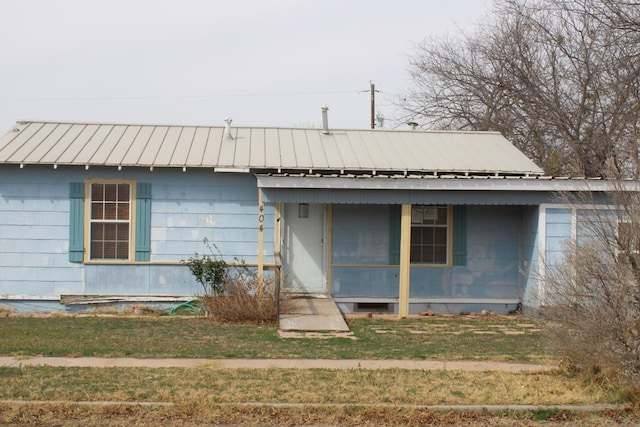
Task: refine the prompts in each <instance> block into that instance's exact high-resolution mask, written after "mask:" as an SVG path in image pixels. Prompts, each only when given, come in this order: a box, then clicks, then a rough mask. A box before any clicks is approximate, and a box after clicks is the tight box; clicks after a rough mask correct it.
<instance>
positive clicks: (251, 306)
mask: <svg viewBox="0 0 640 427" xmlns="http://www.w3.org/2000/svg"><path fill="white" fill-rule="evenodd" d="M203 243H204V244H205V246H206V247H207V248H208V250H209V252H210V253H211V254H210V255H200V254H197V253H196V254H195V255H194V256H192V257H190V258H189V259H187V260H183V261H182V262H183V263H184V264H186V265H187V267H189V270H190V271H191V273H192V274H193V276H194V277H195V279H196V281H197V282H198V283H200V284H201V285H202V289H203V290H204V294H203V295H201V296H200V297H199V298H198V299H199V300H200V302H201V303H202V306H203V308H204V311H205V312H206V313H207V315H209V316H211V317H212V318H214V319H215V320H218V321H221V322H230V323H271V324H272V323H277V321H278V307H279V304H278V298H279V295H278V292H277V289H276V283H275V281H274V280H264V279H263V278H261V277H258V275H257V274H256V273H255V271H253V270H252V269H251V268H249V267H248V266H246V265H245V264H244V262H243V261H238V260H236V261H238V264H237V265H230V264H229V263H227V262H226V261H224V260H223V258H222V255H221V252H220V250H219V249H218V247H217V246H216V245H215V244H213V243H211V242H209V240H208V239H206V238H205V239H204V240H203Z"/></svg>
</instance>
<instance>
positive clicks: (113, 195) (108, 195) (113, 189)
mask: <svg viewBox="0 0 640 427" xmlns="http://www.w3.org/2000/svg"><path fill="white" fill-rule="evenodd" d="M104 200H105V201H107V202H115V201H116V200H118V199H117V186H116V184H104Z"/></svg>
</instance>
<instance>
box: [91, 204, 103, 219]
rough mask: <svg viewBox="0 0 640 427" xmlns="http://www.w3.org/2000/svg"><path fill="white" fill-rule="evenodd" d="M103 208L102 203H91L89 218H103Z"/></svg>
mask: <svg viewBox="0 0 640 427" xmlns="http://www.w3.org/2000/svg"><path fill="white" fill-rule="evenodd" d="M103 208H104V205H103V204H102V203H91V219H104V216H103V215H104V211H103Z"/></svg>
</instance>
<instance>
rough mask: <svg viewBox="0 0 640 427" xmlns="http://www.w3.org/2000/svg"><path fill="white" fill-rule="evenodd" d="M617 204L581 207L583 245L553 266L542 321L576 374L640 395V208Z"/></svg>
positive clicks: (626, 201) (618, 200)
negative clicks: (593, 375)
mask: <svg viewBox="0 0 640 427" xmlns="http://www.w3.org/2000/svg"><path fill="white" fill-rule="evenodd" d="M611 197H612V200H613V201H614V203H613V204H610V205H607V206H606V207H603V206H602V205H597V204H595V203H592V204H590V205H585V204H584V203H582V204H579V205H576V207H577V209H576V229H577V231H576V234H577V236H576V241H574V242H568V243H567V244H566V245H565V253H566V255H565V257H564V259H563V260H562V261H561V262H552V261H551V260H546V261H547V265H546V266H545V269H546V272H545V284H544V289H545V291H544V299H543V307H544V308H543V309H542V310H541V314H542V316H543V317H544V318H545V319H546V320H548V325H549V332H550V336H551V339H552V344H553V345H554V347H555V349H556V350H557V351H558V353H559V354H560V355H562V356H563V357H564V359H565V361H566V362H567V363H568V365H569V366H571V367H572V368H576V369H578V370H582V371H586V372H590V373H598V374H600V375H602V376H603V377H605V378H607V379H609V380H611V381H614V382H615V383H616V384H618V385H621V386H624V387H626V388H627V389H629V390H634V389H635V391H636V392H637V391H639V390H640V387H639V384H640V203H639V202H638V200H637V194H636V193H632V192H624V191H614V192H613V193H612V195H611Z"/></svg>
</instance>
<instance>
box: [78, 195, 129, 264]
mask: <svg viewBox="0 0 640 427" xmlns="http://www.w3.org/2000/svg"><path fill="white" fill-rule="evenodd" d="M131 195H132V191H131V184H128V183H100V182H98V183H91V188H90V196H91V202H90V203H91V214H90V227H91V231H90V233H89V236H90V237H89V239H90V244H89V259H91V260H121V261H127V260H129V259H130V258H131V212H132V200H131Z"/></svg>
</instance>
